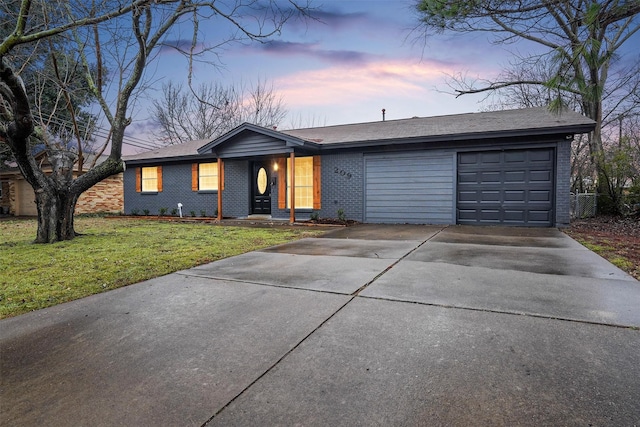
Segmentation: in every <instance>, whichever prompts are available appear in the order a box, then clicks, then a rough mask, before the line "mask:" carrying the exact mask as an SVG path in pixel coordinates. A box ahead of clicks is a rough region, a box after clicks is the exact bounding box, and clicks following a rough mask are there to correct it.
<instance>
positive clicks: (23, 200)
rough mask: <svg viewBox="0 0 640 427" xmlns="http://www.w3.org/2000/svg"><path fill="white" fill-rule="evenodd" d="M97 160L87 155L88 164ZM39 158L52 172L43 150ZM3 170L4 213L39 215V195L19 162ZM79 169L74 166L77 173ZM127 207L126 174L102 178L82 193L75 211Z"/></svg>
mask: <svg viewBox="0 0 640 427" xmlns="http://www.w3.org/2000/svg"><path fill="white" fill-rule="evenodd" d="M92 160H93V157H92V156H91V155H87V160H86V161H85V168H84V170H85V171H86V170H87V165H88V164H90V163H91V162H92ZM36 161H37V162H38V164H39V165H40V167H41V168H42V170H43V171H44V172H45V173H51V164H50V163H49V159H48V158H47V155H46V153H45V152H44V151H43V152H41V153H40V154H38V155H37V156H36ZM8 166H9V167H8V168H7V169H6V170H3V171H0V215H1V214H9V215H13V216H37V215H38V207H37V206H36V196H35V193H34V192H33V187H31V185H30V184H29V183H28V182H27V181H26V180H25V179H24V177H23V176H22V173H21V172H20V170H19V169H18V166H17V165H16V164H15V162H12V163H10V164H9V165H8ZM77 176H78V172H77V171H75V170H74V172H73V177H74V178H76V177H77ZM123 209H124V194H123V174H121V173H119V174H116V175H112V176H110V177H108V178H107V179H104V180H102V181H100V182H99V183H97V184H95V185H94V186H93V187H91V188H90V189H88V190H87V191H85V192H84V193H82V194H81V195H80V198H79V199H78V202H77V204H76V209H75V213H77V214H88V213H105V212H110V213H117V212H122V210H123Z"/></svg>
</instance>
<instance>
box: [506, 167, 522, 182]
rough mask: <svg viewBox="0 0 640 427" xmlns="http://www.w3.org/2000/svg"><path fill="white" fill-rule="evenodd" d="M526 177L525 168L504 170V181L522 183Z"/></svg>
mask: <svg viewBox="0 0 640 427" xmlns="http://www.w3.org/2000/svg"><path fill="white" fill-rule="evenodd" d="M526 179H527V171H526V170H517V171H505V173H504V181H505V182H514V183H523V182H525V181H526Z"/></svg>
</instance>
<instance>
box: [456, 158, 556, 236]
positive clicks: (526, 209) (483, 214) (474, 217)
mask: <svg viewBox="0 0 640 427" xmlns="http://www.w3.org/2000/svg"><path fill="white" fill-rule="evenodd" d="M463 160H464V161H463ZM485 160H486V161H485ZM553 160H554V150H553V149H551V148H545V149H529V150H504V151H494V152H491V153H482V152H478V153H460V154H459V155H458V163H457V164H458V170H457V177H458V181H457V196H456V197H457V204H456V207H457V209H456V210H457V222H458V223H460V224H500V223H502V224H505V225H521V226H522V225H535V226H552V225H553V204H554V203H553V198H554V185H555V183H554V175H553V169H554V161H553Z"/></svg>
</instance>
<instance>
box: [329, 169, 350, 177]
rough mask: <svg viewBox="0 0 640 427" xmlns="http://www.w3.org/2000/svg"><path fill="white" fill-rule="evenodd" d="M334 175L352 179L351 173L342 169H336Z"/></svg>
mask: <svg viewBox="0 0 640 427" xmlns="http://www.w3.org/2000/svg"><path fill="white" fill-rule="evenodd" d="M333 172H334V173H337V174H338V175H340V176H344V177H345V178H347V179H351V172H347V171H345V170H344V169H340V168H334V169H333Z"/></svg>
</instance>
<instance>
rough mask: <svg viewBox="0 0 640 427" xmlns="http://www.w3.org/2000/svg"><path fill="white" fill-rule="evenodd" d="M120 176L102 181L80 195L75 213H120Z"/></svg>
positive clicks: (121, 199)
mask: <svg viewBox="0 0 640 427" xmlns="http://www.w3.org/2000/svg"><path fill="white" fill-rule="evenodd" d="M123 193H124V191H123V186H122V174H121V173H120V174H117V175H113V176H111V177H109V178H107V179H104V180H102V181H100V182H99V183H97V184H96V185H94V186H93V187H91V188H90V189H88V190H87V191H85V192H84V193H82V194H81V195H80V198H79V199H78V203H77V204H76V213H78V214H82V213H98V212H112V213H115V212H121V211H122V209H123V208H124V194H123Z"/></svg>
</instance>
